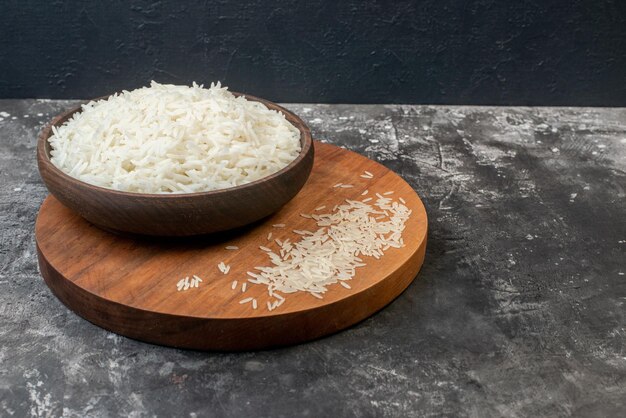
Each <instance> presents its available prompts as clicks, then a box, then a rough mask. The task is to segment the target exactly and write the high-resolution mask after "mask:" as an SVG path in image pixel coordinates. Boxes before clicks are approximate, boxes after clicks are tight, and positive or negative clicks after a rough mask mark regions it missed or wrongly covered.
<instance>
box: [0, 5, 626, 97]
mask: <svg viewBox="0 0 626 418" xmlns="http://www.w3.org/2000/svg"><path fill="white" fill-rule="evenodd" d="M151 79H155V80H157V81H161V82H171V83H179V84H183V83H185V84H189V83H190V82H191V81H194V80H195V81H197V82H201V83H208V82H210V81H213V80H221V81H222V82H223V83H225V84H226V85H228V86H229V87H230V88H231V89H232V90H237V91H243V92H247V93H251V94H256V95H259V96H263V97H266V98H268V99H271V100H275V101H281V102H330V103H338V102H344V103H384V102H394V103H443V104H503V105H590V106H624V105H626V1H623V0H615V1H594V0H574V1H549V0H547V1H544V0H535V1H530V0H515V1H512V0H510V1H507V0H503V1H490V0H423V1H412V2H408V1H384V2H383V1H379V2H376V1H357V0H348V1H339V0H334V1H323V0H313V1H282V2H275V1H264V0H251V1H248V2H233V1H215V0H208V1H197V0H196V1H186V2H183V1H171V2H164V1H162V2H150V1H94V2H78V1H32V0H20V1H13V0H9V1H7V0H2V1H1V2H0V98H22V97H48V98H92V97H96V96H100V95H105V94H108V93H111V92H113V91H115V90H120V89H132V88H136V87H139V86H143V85H146V84H147V83H148V82H149V81H150V80H151Z"/></svg>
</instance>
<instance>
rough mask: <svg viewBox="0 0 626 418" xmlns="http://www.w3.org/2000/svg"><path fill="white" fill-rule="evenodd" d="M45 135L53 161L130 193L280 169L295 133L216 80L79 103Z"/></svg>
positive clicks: (232, 181) (227, 181)
mask: <svg viewBox="0 0 626 418" xmlns="http://www.w3.org/2000/svg"><path fill="white" fill-rule="evenodd" d="M52 130H53V134H52V135H51V136H50V138H49V139H48V141H49V143H50V146H51V148H52V149H51V151H50V155H51V159H50V161H51V162H52V163H53V164H54V165H55V166H56V167H57V168H59V169H60V170H61V171H63V172H65V173H66V174H68V175H70V176H72V177H74V178H77V179H79V180H81V181H84V182H86V183H90V184H93V185H96V186H100V187H105V188H109V189H115V190H120V191H125V192H134V193H154V194H157V193H195V192H205V191H211V190H218V189H225V188H230V187H234V186H239V185H242V184H246V183H250V182H253V181H255V180H259V179H261V178H263V177H266V176H268V175H271V174H273V173H276V172H277V171H280V170H281V169H283V168H284V167H286V166H287V165H289V163H291V162H292V161H293V160H294V159H296V158H297V156H298V155H299V153H300V152H301V145H300V132H299V130H298V129H297V128H296V127H295V126H293V125H292V124H291V123H289V121H287V119H286V118H285V116H284V115H283V114H282V113H280V112H278V111H275V110H271V109H268V108H267V107H266V106H265V105H263V104H262V103H259V102H256V101H252V100H246V98H245V97H241V96H240V97H236V96H235V95H233V94H232V93H231V92H229V91H228V89H227V88H226V87H222V86H221V85H220V83H219V82H218V83H217V84H211V86H210V88H208V89H205V88H203V86H201V85H197V84H195V83H194V84H193V85H192V86H191V87H189V86H175V85H165V84H159V83H156V82H154V81H153V82H152V83H151V85H150V87H144V88H140V89H137V90H133V91H124V92H122V93H121V94H114V95H112V96H110V97H109V98H107V99H104V100H99V101H92V102H89V103H88V104H86V105H83V106H82V111H81V112H77V113H76V114H75V115H73V116H72V117H71V118H70V119H69V120H68V121H67V122H66V123H64V124H63V125H62V126H60V127H58V128H57V127H53V128H52Z"/></svg>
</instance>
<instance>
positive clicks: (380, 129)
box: [0, 100, 626, 417]
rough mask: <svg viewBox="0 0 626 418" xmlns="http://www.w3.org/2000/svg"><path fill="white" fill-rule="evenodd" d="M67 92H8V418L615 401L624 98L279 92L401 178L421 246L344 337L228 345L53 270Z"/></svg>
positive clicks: (517, 408)
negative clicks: (106, 297)
mask: <svg viewBox="0 0 626 418" xmlns="http://www.w3.org/2000/svg"><path fill="white" fill-rule="evenodd" d="M70 104H71V102H65V101H56V102H46V101H34V100H28V101H0V112H7V113H9V114H10V115H9V116H7V115H6V113H0V118H2V119H1V120H0V161H1V162H0V207H1V212H0V231H1V233H0V415H1V416H17V417H22V416H28V415H39V416H61V415H63V416H68V417H74V416H75V417H79V416H90V415H93V416H121V415H124V416H126V415H129V416H153V415H158V416H171V415H174V416H192V417H193V416H261V417H269V416H276V417H293V416H311V417H319V416H342V417H343V416H358V417H368V416H377V417H378V416H384V417H396V416H471V417H496V416H503V415H504V416H514V417H516V416H533V417H543V416H545V417H547V416H570V415H573V416H585V417H593V416H620V415H621V416H623V415H624V414H626V350H625V347H624V342H625V340H626V328H625V323H626V309H625V306H624V304H625V302H626V276H625V275H624V273H626V262H625V258H626V110H625V109H549V108H543V109H533V108H472V107H456V108H455V107H422V106H347V105H346V106H328V105H289V106H288V107H290V108H292V109H293V110H295V111H296V112H297V113H299V114H300V115H301V116H303V118H304V119H306V120H307V121H308V122H309V123H310V125H311V127H312V129H313V132H314V133H315V135H316V137H317V138H323V139H325V140H328V141H329V142H334V143H337V144H341V145H345V146H346V147H348V148H350V149H353V150H356V151H358V152H360V153H362V154H364V155H367V156H368V157H371V158H373V159H376V160H378V161H380V162H382V163H383V164H385V165H387V166H388V167H390V168H392V169H394V170H396V171H397V172H398V173H400V174H401V175H402V176H403V177H404V178H405V179H406V180H407V181H409V182H410V184H411V185H412V186H413V187H414V188H415V190H417V192H418V193H419V194H420V195H421V196H422V197H423V200H424V202H425V204H426V206H427V210H428V213H429V215H430V235H429V239H430V241H429V247H428V252H427V259H426V263H425V265H424V267H423V269H422V272H421V273H420V275H419V278H418V280H417V281H415V282H414V283H413V284H412V285H411V286H410V287H409V288H408V290H407V291H406V292H405V293H404V294H402V295H401V296H400V297H399V298H398V299H397V300H396V301H395V302H393V303H392V304H391V305H390V306H388V307H387V308H386V309H384V310H383V311H382V312H380V313H379V314H377V315H375V316H373V317H372V318H370V319H368V320H366V321H364V322H362V323H361V324H358V325H357V326H355V327H353V328H351V329H349V330H347V331H345V332H342V333H339V334H337V335H334V336H331V337H328V338H324V339H321V340H318V341H314V342H311V343H309V344H304V345H300V346H295V347H290V348H284V349H280V350H273V351H264V352H257V353H240V354H227V353H202V352H189V351H181V350H175V349H170V348H163V347H158V346H152V345H148V344H144V343H141V342H137V341H132V340H129V339H126V338H123V337H119V336H116V335H113V334H110V333H108V332H105V331H103V330H101V329H99V328H97V327H95V326H93V325H91V324H89V323H88V322H86V321H84V320H82V319H81V318H79V317H77V316H76V315H74V314H73V313H72V312H70V311H68V310H67V309H66V308H65V307H64V306H63V305H62V304H61V303H59V302H58V301H57V300H56V299H55V298H54V297H53V296H52V295H51V293H50V291H49V290H48V289H47V288H46V286H45V285H44V283H43V281H42V279H41V278H40V277H39V275H38V272H37V265H36V259H35V247H34V242H33V223H34V219H35V216H36V213H37V209H38V207H39V205H40V203H41V201H42V200H43V198H44V197H45V195H46V190H45V188H44V186H43V185H42V183H41V181H40V180H39V177H38V174H37V169H36V165H35V137H36V133H37V131H38V130H39V129H40V127H41V126H42V123H43V122H44V121H45V120H47V119H48V118H50V117H51V116H52V115H54V114H56V113H58V112H59V111H60V110H62V109H64V108H66V107H68V106H69V105H70ZM27 116H28V117H27ZM14 118H15V119H14ZM406 239H409V238H408V237H407V238H406Z"/></svg>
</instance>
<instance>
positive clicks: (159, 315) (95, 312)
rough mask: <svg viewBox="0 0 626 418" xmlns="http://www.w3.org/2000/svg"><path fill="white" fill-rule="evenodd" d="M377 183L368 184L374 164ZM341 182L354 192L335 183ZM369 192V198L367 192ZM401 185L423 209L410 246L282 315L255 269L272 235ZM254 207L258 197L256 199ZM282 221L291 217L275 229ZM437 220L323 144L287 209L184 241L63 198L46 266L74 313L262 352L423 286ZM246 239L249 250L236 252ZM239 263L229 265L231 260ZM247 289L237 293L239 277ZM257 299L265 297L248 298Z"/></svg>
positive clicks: (49, 220) (41, 230)
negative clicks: (116, 230) (70, 205)
mask: <svg viewBox="0 0 626 418" xmlns="http://www.w3.org/2000/svg"><path fill="white" fill-rule="evenodd" d="M366 170H367V171H369V172H371V173H372V174H373V175H374V177H373V179H364V178H362V177H360V176H361V174H363V172H364V171H366ZM337 183H343V184H351V185H353V186H354V187H352V188H341V187H333V186H334V185H335V184H337ZM365 190H368V191H369V192H368V195H367V196H361V194H362V192H363V191H365ZM388 191H393V192H394V193H393V194H392V195H389V196H387V197H391V198H394V200H397V199H398V198H400V197H402V198H403V199H404V200H405V201H406V205H407V206H408V207H409V208H410V209H412V211H413V212H412V214H411V216H410V218H409V220H408V221H407V223H406V229H405V230H404V232H403V234H402V237H403V239H404V243H405V246H404V247H403V248H400V249H396V248H390V249H389V250H387V251H386V252H385V254H384V256H383V257H381V258H380V259H378V260H377V259H375V258H373V257H363V260H364V262H366V263H367V265H366V266H364V267H359V268H357V270H356V271H357V273H356V276H354V278H353V279H352V280H350V281H349V282H347V283H349V285H350V286H351V289H347V288H344V287H342V286H340V285H339V284H334V285H331V286H330V287H329V289H328V291H327V292H326V293H325V294H324V298H323V299H317V298H315V297H313V296H311V295H310V294H307V293H302V292H299V293H295V294H289V295H286V296H287V297H286V301H285V302H284V303H283V304H282V305H281V306H279V307H278V308H276V309H273V310H271V311H269V310H268V308H267V306H266V301H267V300H270V299H269V297H268V295H267V288H266V287H265V286H263V285H255V284H251V283H248V285H247V289H246V291H245V292H242V290H241V285H242V283H243V282H245V281H247V279H248V278H249V277H248V276H247V275H246V272H247V271H254V267H255V266H269V265H271V264H270V262H269V258H268V256H267V254H266V253H265V252H264V251H262V250H260V249H259V246H261V245H262V246H266V247H269V248H272V249H274V250H275V249H276V248H277V245H276V244H275V243H274V242H270V241H268V240H267V236H268V234H269V233H270V232H271V233H272V239H275V238H278V239H280V240H284V239H286V238H290V239H291V241H297V240H298V239H300V236H299V235H297V234H295V233H294V232H293V230H294V229H296V230H298V229H299V230H315V229H317V226H316V224H315V221H314V220H312V219H307V218H303V217H301V216H300V214H301V213H315V212H314V209H315V208H318V207H319V206H322V205H324V206H326V208H325V209H324V210H321V211H320V213H328V212H329V211H331V210H332V208H333V207H334V206H335V205H337V204H341V203H343V202H344V200H345V199H354V200H359V199H363V198H366V197H369V196H372V197H374V198H375V193H377V192H378V193H381V194H382V193H384V192H388ZM250 205H254V202H250ZM274 224H286V227H285V228H276V227H274V226H273V225H274ZM427 224H428V221H427V217H426V211H425V209H424V205H423V204H422V202H421V201H420V199H419V197H418V196H417V194H416V193H415V191H413V189H412V188H411V187H410V186H409V185H408V184H407V183H406V182H405V181H404V180H402V178H400V177H399V176H398V175H397V174H395V173H394V172H392V171H390V170H389V169H387V168H385V167H384V166H382V165H380V164H378V163H376V162H374V161H372V160H369V159H367V158H365V157H363V156H361V155H359V154H356V153H353V152H350V151H347V150H345V149H342V148H339V147H336V146H332V145H327V144H323V143H320V142H316V143H315V164H314V167H313V171H312V173H311V176H310V178H309V180H308V182H307V183H306V185H305V186H304V188H303V189H302V191H301V192H300V193H299V194H298V195H297V196H296V197H295V198H294V199H293V200H292V201H291V202H289V203H288V204H287V205H286V206H285V207H284V208H283V209H282V210H280V211H279V212H278V213H276V214H274V215H272V216H271V217H269V218H267V219H265V220H263V221H262V222H259V223H257V224H255V225H252V226H250V227H246V228H244V229H242V230H239V231H236V232H231V233H226V234H219V235H218V236H209V237H206V236H205V237H195V238H184V239H165V238H158V239H155V238H144V237H127V236H120V235H115V234H111V233H109V232H105V231H103V230H100V229H98V228H97V227H95V226H93V225H91V224H89V223H88V222H87V221H85V220H83V218H81V217H79V216H78V215H76V214H75V213H74V212H72V211H70V210H69V209H67V208H66V207H64V206H63V205H61V204H60V203H59V202H58V201H57V200H56V199H55V198H54V197H52V196H49V197H48V198H46V200H45V201H44V203H43V204H42V206H41V209H40V211H39V215H38V218H37V223H36V226H35V235H36V241H37V251H38V258H39V267H40V270H41V274H42V276H43V277H44V279H45V281H46V284H47V285H48V286H49V287H50V289H52V291H53V292H54V294H55V295H56V296H57V297H58V298H59V299H60V300H61V301H62V302H63V303H64V304H65V305H67V306H68V307H69V308H70V309H72V310H73V311H74V312H76V313H77V314H78V315H80V316H82V317H83V318H85V319H87V320H88V321H90V322H92V323H94V324H96V325H99V326H101V327H103V328H105V329H108V330H110V331H113V332H116V333H118V334H121V335H125V336H128V337H131V338H135V339H138V340H142V341H147V342H151V343H156V344H163V345H168V346H174V347H183V348H192V349H202V350H251V349H262V348H269V347H276V346H282V345H288V344H294V343H299V342H302V341H307V340H311V339H314V338H318V337H321V336H324V335H327V334H331V333H333V332H336V331H339V330H341V329H344V328H346V327H349V326H350V325H353V324H355V323H357V322H359V321H361V320H363V319H365V318H367V317H368V316H370V315H372V314H373V313H375V312H376V311H378V310H380V309H381V308H383V307H384V306H385V305H387V304H388V303H389V302H391V301H392V300H393V299H394V298H396V297H397V296H398V295H400V293H402V291H403V290H404V289H406V287H407V286H408V285H409V284H410V283H411V282H412V281H413V279H414V278H415V276H416V274H417V273H418V271H419V269H420V267H421V266H422V262H423V260H424V252H425V249H426V232H427ZM226 246H237V247H238V248H239V249H238V250H227V249H225V247H226ZM222 261H223V262H224V263H225V264H227V265H230V267H231V269H230V271H229V272H228V274H226V275H224V274H222V273H221V272H220V270H219V269H218V267H217V265H218V263H220V262H222ZM194 274H195V275H197V276H199V277H200V278H202V280H203V281H202V282H201V283H200V285H199V287H197V288H195V287H194V288H190V289H188V290H186V291H178V290H177V283H178V282H179V280H180V279H182V278H184V277H186V276H190V277H191V276H192V275H194ZM234 280H237V281H238V284H237V288H236V289H235V290H233V289H231V286H232V282H233V281H234ZM247 297H254V298H256V299H257V303H258V306H257V309H253V308H252V304H251V303H244V304H240V303H239V302H240V301H241V300H242V299H244V298H247Z"/></svg>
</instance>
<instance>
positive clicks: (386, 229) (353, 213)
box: [248, 192, 411, 310]
mask: <svg viewBox="0 0 626 418" xmlns="http://www.w3.org/2000/svg"><path fill="white" fill-rule="evenodd" d="M388 193H392V192H388ZM376 196H377V199H376V200H375V202H373V204H369V203H367V202H369V201H370V200H372V198H367V199H363V200H362V201H358V200H349V199H347V200H346V202H345V203H344V204H342V205H338V206H337V207H336V208H335V210H334V212H332V213H326V214H311V215H306V216H305V217H307V218H310V219H312V220H314V221H315V223H316V224H317V226H318V229H317V230H315V231H303V230H294V232H295V233H296V234H299V235H301V236H302V238H301V239H300V240H299V241H296V242H293V243H292V242H290V241H289V240H285V241H280V240H276V243H277V244H278V246H279V251H278V253H276V252H273V251H271V250H270V251H267V255H268V256H269V258H270V261H271V264H272V265H271V266H262V267H255V269H256V270H257V271H258V273H257V272H248V275H249V276H251V277H252V278H251V279H248V281H249V282H251V283H255V284H262V285H265V286H267V289H268V295H269V296H270V297H274V298H275V300H274V301H273V302H268V309H269V310H273V309H274V308H276V307H278V306H280V305H281V304H282V303H283V302H284V301H285V298H284V296H283V295H282V294H286V293H294V292H308V293H309V294H311V295H312V296H315V297H317V298H320V299H321V298H322V297H323V296H322V295H323V294H324V293H326V292H327V290H328V286H330V285H332V284H335V283H340V284H341V285H342V286H343V287H346V288H348V289H349V288H350V285H349V284H348V283H347V281H349V280H351V279H352V278H353V277H354V276H355V275H356V269H357V268H358V267H363V266H365V265H366V264H365V262H364V260H363V258H361V257H374V258H376V259H379V258H380V257H382V256H383V254H384V252H385V251H387V250H388V249H390V248H401V247H404V239H403V238H402V232H403V231H404V228H405V225H406V221H407V220H408V219H409V217H410V215H411V210H410V209H409V208H408V207H407V206H406V205H404V204H403V203H401V202H398V201H394V200H392V199H391V198H389V197H386V196H383V195H380V194H378V193H377V194H376ZM281 293H282V294H281Z"/></svg>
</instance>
